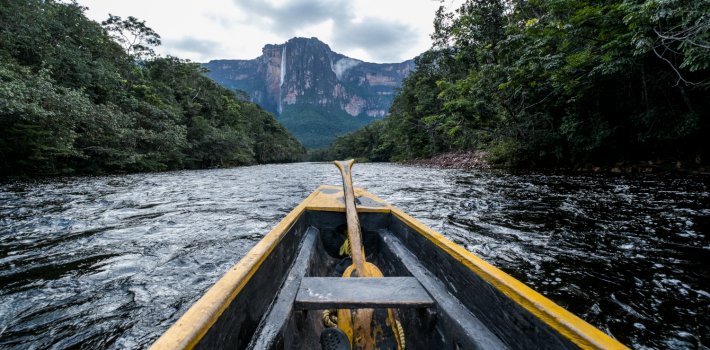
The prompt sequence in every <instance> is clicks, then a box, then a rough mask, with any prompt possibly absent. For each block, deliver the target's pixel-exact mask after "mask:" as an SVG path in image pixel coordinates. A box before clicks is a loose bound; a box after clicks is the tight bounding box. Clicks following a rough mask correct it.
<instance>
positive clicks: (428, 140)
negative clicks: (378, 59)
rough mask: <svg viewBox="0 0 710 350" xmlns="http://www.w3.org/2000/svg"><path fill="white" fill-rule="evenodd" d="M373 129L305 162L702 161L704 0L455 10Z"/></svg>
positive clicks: (477, 1)
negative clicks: (474, 156) (451, 158)
mask: <svg viewBox="0 0 710 350" xmlns="http://www.w3.org/2000/svg"><path fill="white" fill-rule="evenodd" d="M434 27H435V28H434V33H433V35H432V38H433V40H434V45H433V47H432V48H431V49H430V50H429V51H427V52H425V53H424V54H422V55H421V56H419V57H418V58H417V60H416V65H417V68H416V70H415V71H414V72H413V73H412V74H411V75H410V76H409V77H408V78H407V79H406V80H405V82H404V84H403V87H402V88H401V91H399V94H398V95H397V96H396V98H395V100H394V103H393V105H392V108H391V110H390V114H389V116H388V117H387V118H385V119H384V120H381V121H378V122H375V123H373V124H370V125H369V126H367V127H365V128H363V129H360V130H359V131H357V132H355V133H352V134H349V135H346V136H343V137H340V138H338V139H337V140H336V141H335V142H334V144H333V145H332V146H331V148H330V149H328V150H327V151H325V152H321V153H316V154H315V156H316V157H325V158H341V159H342V158H348V157H359V158H365V159H369V160H371V161H389V160H408V159H417V158H426V157H431V156H433V155H436V154H440V153H444V152H450V151H456V150H483V151H485V152H487V153H488V158H489V160H490V161H492V162H494V163H497V164H499V165H503V166H512V167H585V166H590V164H611V163H614V162H630V161H637V162H639V161H644V162H651V163H653V162H659V161H666V162H673V163H674V164H675V163H681V162H682V163H686V164H706V163H707V161H708V157H710V152H709V151H710V142H708V140H707V137H708V135H710V98H708V97H710V91H709V90H710V1H709V0H698V1H682V0H601V1H581V0H554V1H548V0H529V1H522V0H468V1H465V3H464V4H463V5H462V6H461V7H459V8H458V9H455V10H454V11H446V10H445V9H444V8H443V7H442V8H440V10H439V11H438V12H437V14H436V20H435V23H434Z"/></svg>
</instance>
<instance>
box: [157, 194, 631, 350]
mask: <svg viewBox="0 0 710 350" xmlns="http://www.w3.org/2000/svg"><path fill="white" fill-rule="evenodd" d="M336 189H340V187H337V186H320V187H318V188H317V189H316V190H315V191H313V193H311V194H310V195H309V196H308V197H307V198H306V199H305V200H304V201H302V202H301V203H300V204H299V205H298V206H296V208H294V209H293V210H292V211H291V212H290V213H289V214H288V215H286V217H284V219H283V220H281V222H279V223H278V224H277V225H276V226H275V227H274V228H273V229H272V230H271V231H270V232H269V233H268V234H267V235H266V236H264V238H263V239H262V240H261V241H259V243H257V244H256V245H255V246H254V247H253V248H252V249H251V250H250V251H249V253H247V255H246V256H244V257H243V258H242V259H241V260H240V261H239V262H238V263H237V264H236V265H234V266H233V267H232V268H231V269H230V270H229V271H227V273H225V275H224V276H223V277H222V278H221V279H220V280H219V281H217V283H216V284H215V285H214V286H212V287H211V288H210V289H209V290H208V291H207V292H206V293H205V294H204V295H203V296H202V298H200V299H199V300H198V301H197V302H196V303H195V304H194V305H193V306H192V307H191V308H190V309H189V310H188V311H187V312H186V313H185V314H184V315H183V316H182V317H180V319H179V320H178V321H177V322H176V323H175V324H174V325H173V326H172V327H170V328H169V329H168V330H167V331H166V332H165V333H164V334H163V335H162V336H161V337H160V338H158V340H157V341H156V342H155V343H154V344H153V345H152V346H151V348H150V349H152V350H163V349H192V348H194V347H195V345H197V343H198V342H199V341H200V340H201V339H202V337H203V336H204V335H205V334H206V333H207V331H208V330H209V329H210V327H212V325H213V324H214V323H215V322H216V321H217V319H218V318H219V317H220V316H221V315H222V313H223V312H224V311H225V310H226V309H227V307H229V305H230V304H231V302H232V301H233V300H234V299H235V298H236V297H237V295H238V294H239V292H240V291H241V290H242V288H243V287H244V286H245V285H246V284H247V283H248V282H249V280H250V278H251V277H252V276H253V275H254V273H255V272H256V271H257V270H258V269H259V267H260V266H261V264H262V263H263V261H264V260H265V259H266V257H268V256H269V254H270V253H271V252H272V251H273V249H274V248H275V247H276V246H277V245H278V244H279V243H280V242H281V239H282V238H283V236H284V235H285V234H286V233H287V232H288V230H289V229H290V228H291V227H292V226H293V224H294V223H295V222H296V221H297V220H298V218H299V217H300V216H301V215H302V214H303V213H304V212H305V211H307V210H312V211H335V212H344V211H345V206H344V204H341V202H339V201H338V200H337V199H338V195H340V196H342V189H341V192H340V193H337V192H336V191H335V190H336ZM325 192H327V193H325ZM355 194H356V196H357V197H367V198H370V199H372V200H374V201H376V202H379V203H381V204H383V206H378V207H358V208H357V209H358V212H377V213H391V214H392V215H394V216H395V217H396V218H397V219H399V220H401V221H402V222H404V223H405V224H406V225H408V226H409V227H411V228H412V229H414V230H415V231H417V232H418V233H419V234H421V235H422V236H424V237H425V238H426V239H428V240H429V241H431V242H432V243H433V244H435V245H436V246H438V247H439V248H441V249H442V250H444V251H445V252H446V253H447V254H449V255H451V256H452V257H453V258H454V259H456V260H457V261H459V262H460V263H461V264H462V265H464V266H466V267H467V268H468V269H469V270H471V271H472V272H473V273H475V274H476V275H478V276H479V277H481V278H482V279H483V280H485V281H486V282H488V283H489V284H490V285H491V286H493V287H494V288H496V289H498V290H499V291H500V292H501V293H503V294H504V295H506V296H507V297H508V298H510V299H511V300H513V301H515V302H516V303H517V304H519V305H520V306H522V307H523V308H525V309H526V310H528V311H529V312H530V313H532V314H533V315H534V316H536V317H538V318H539V319H540V320H541V321H543V322H544V323H545V324H547V325H549V326H550V327H551V328H552V329H554V330H556V331H557V332H559V333H560V334H562V335H563V336H564V337H566V338H567V339H569V340H570V341H571V342H572V343H574V344H576V345H577V346H579V347H580V348H582V349H628V348H627V347H626V346H624V345H623V344H621V343H620V342H618V341H617V340H615V339H613V338H612V337H610V336H609V335H607V334H606V333H604V332H602V331H600V330H599V329H597V328H595V327H594V326H592V325H590V324H589V323H587V322H585V321H584V320H582V319H581V318H579V317H577V316H575V315H574V314H572V313H571V312H569V311H567V310H565V309H564V308H562V307H561V306H559V305H557V304H555V303H554V302H552V301H551V300H549V299H547V298H545V297H544V296H542V295H541V294H540V293H538V292H536V291H534V290H533V289H531V288H530V287H528V286H526V285H525V284H523V283H522V282H520V281H518V280H517V279H515V278H513V277H512V276H510V275H508V274H507V273H505V272H503V271H502V270H500V269H498V268H496V267H495V266H493V265H491V264H489V263H487V262H486V261H484V260H483V259H481V258H480V257H478V256H476V255H475V254H473V253H471V252H469V251H468V250H466V249H464V248H463V247H461V246H459V245H457V244H456V243H454V242H452V241H450V240H449V239H447V238H446V237H444V236H443V235H441V234H440V233H438V232H436V231H434V230H432V229H431V228H429V227H427V226H426V225H424V224H423V223H421V222H420V221H418V220H417V219H415V218H413V217H411V216H409V215H408V214H406V213H405V212H403V211H402V210H400V209H399V208H397V207H394V206H392V205H390V204H388V203H386V202H385V201H383V200H382V199H380V198H379V197H377V196H375V195H373V194H371V193H369V192H367V191H366V190H364V189H362V188H356V189H355ZM340 206H342V208H341V207H340Z"/></svg>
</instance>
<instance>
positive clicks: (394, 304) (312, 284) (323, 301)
mask: <svg viewBox="0 0 710 350" xmlns="http://www.w3.org/2000/svg"><path fill="white" fill-rule="evenodd" d="M433 305H434V300H432V298H431V297H430V296H429V294H428V293H427V291H426V290H425V289H424V287H422V285H421V284H420V283H419V281H417V279H416V278H414V277H383V278H340V277H305V278H303V280H301V286H300V288H299V289H298V294H297V295H296V305H295V307H296V309H301V310H318V309H331V308H338V309H360V308H426V307H432V306H433Z"/></svg>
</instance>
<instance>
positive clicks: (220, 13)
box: [78, 0, 460, 62]
mask: <svg viewBox="0 0 710 350" xmlns="http://www.w3.org/2000/svg"><path fill="white" fill-rule="evenodd" d="M78 2H79V3H80V4H81V5H83V6H87V7H89V10H88V11H87V15H88V16H89V17H90V18H92V19H94V20H96V21H102V20H104V19H106V18H107V17H108V14H109V13H111V14H114V15H118V16H121V17H124V18H125V17H127V16H135V17H138V18H139V19H141V20H145V21H146V24H147V25H148V26H149V27H151V28H153V29H154V30H155V31H156V32H158V33H159V34H160V36H161V37H162V39H163V45H162V46H160V47H158V48H157V49H156V52H158V53H160V54H163V55H167V54H170V55H173V56H177V57H180V58H187V59H190V60H193V61H197V62H206V61H209V60H212V59H230V58H231V59H251V58H255V57H257V56H259V55H260V54H261V48H262V47H263V46H264V45H266V44H281V43H283V42H286V41H287V40H288V39H290V38H292V37H295V36H301V37H317V38H319V39H320V40H321V41H323V42H325V43H326V44H328V45H330V47H331V49H333V50H334V51H336V52H339V53H342V54H344V55H347V56H350V57H352V58H356V59H361V60H364V61H370V62H401V61H404V60H407V59H410V58H413V57H414V56H416V55H418V54H420V53H422V52H424V51H425V50H427V49H428V48H429V47H430V46H431V40H430V38H429V35H430V34H431V32H432V28H433V26H432V22H433V20H434V13H435V11H436V9H437V8H438V6H439V5H440V1H437V0H209V1H201V2H197V1H174V0H150V1H145V0H78ZM459 2H460V0H446V1H445V2H444V4H445V5H446V6H447V7H454V6H456V5H457V3H459Z"/></svg>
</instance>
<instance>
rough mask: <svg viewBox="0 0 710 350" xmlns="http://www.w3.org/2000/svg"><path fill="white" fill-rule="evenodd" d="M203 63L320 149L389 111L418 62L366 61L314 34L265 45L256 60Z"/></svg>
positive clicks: (223, 82) (216, 76) (216, 77)
mask: <svg viewBox="0 0 710 350" xmlns="http://www.w3.org/2000/svg"><path fill="white" fill-rule="evenodd" d="M203 66H204V67H206V68H207V69H208V70H209V72H208V73H206V75H207V76H208V77H210V78H212V79H214V80H215V81H216V82H218V83H219V84H221V85H223V86H225V87H227V88H229V89H238V90H242V91H244V92H246V93H247V95H248V96H249V99H250V100H251V101H252V102H255V103H257V104H259V105H260V106H262V108H264V109H266V110H267V111H270V112H272V113H274V114H275V115H276V116H277V118H278V119H279V121H280V122H281V123H283V124H284V126H286V128H287V129H289V130H290V131H291V132H292V133H293V134H294V136H296V137H297V138H298V139H299V140H300V141H301V142H302V143H303V144H304V145H305V146H306V147H309V148H317V147H325V146H328V145H329V144H330V142H331V141H332V140H333V139H334V138H335V137H336V136H338V135H342V134H345V133H347V132H350V131H353V130H355V129H357V128H359V127H362V126H364V125H366V124H368V123H369V122H371V121H373V120H377V119H381V118H383V117H384V116H385V115H387V112H388V111H389V107H390V106H391V104H392V99H393V97H394V95H395V93H396V89H398V88H399V87H400V86H401V84H402V80H403V79H404V78H406V76H408V75H409V73H410V72H411V71H412V70H413V69H414V61H413V60H406V61H403V62H400V63H371V62H366V61H363V60H359V59H355V58H351V57H348V56H345V55H343V54H340V53H337V52H334V51H332V50H331V49H330V46H328V45H327V44H325V43H324V42H322V41H320V40H319V39H317V38H315V37H312V38H301V37H296V38H292V39H290V40H288V41H286V42H285V43H283V44H267V45H265V46H264V48H263V49H262V54H261V55H260V56H258V57H256V58H254V59H248V60H244V59H220V60H212V61H210V62H207V63H204V64H203Z"/></svg>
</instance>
